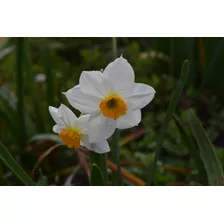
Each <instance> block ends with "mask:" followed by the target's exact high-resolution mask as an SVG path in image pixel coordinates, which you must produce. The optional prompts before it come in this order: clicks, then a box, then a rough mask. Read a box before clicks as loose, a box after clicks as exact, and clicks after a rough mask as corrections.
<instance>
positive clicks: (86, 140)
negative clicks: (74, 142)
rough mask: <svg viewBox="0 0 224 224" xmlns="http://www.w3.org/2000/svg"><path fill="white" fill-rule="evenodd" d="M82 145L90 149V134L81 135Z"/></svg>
mask: <svg viewBox="0 0 224 224" xmlns="http://www.w3.org/2000/svg"><path fill="white" fill-rule="evenodd" d="M80 140H81V143H80V144H81V145H82V146H85V147H86V148H87V149H88V150H90V148H91V147H90V143H89V136H88V135H82V136H81V139H80Z"/></svg>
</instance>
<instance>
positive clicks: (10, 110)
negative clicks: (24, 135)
mask: <svg viewBox="0 0 224 224" xmlns="http://www.w3.org/2000/svg"><path fill="white" fill-rule="evenodd" d="M17 103H18V99H17V97H16V96H15V95H14V94H13V92H12V91H10V90H9V89H8V87H6V86H4V85H2V86H0V109H1V110H2V113H4V114H5V115H4V117H8V120H9V121H10V124H9V126H14V130H11V131H13V132H15V134H16V135H18V133H19V131H17V130H18V129H19V127H18V116H17V109H16V105H17ZM24 117H25V124H26V129H27V132H28V134H29V135H32V134H33V133H35V132H36V129H35V125H34V122H33V120H31V119H30V117H29V114H28V113H27V112H25V111H24ZM16 135H15V136H16ZM18 137H19V136H18Z"/></svg>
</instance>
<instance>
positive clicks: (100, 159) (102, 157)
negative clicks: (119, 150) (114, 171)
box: [90, 151, 108, 186]
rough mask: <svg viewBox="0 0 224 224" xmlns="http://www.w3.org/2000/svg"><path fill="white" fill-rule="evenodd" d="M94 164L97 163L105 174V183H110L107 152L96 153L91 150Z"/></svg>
mask: <svg viewBox="0 0 224 224" xmlns="http://www.w3.org/2000/svg"><path fill="white" fill-rule="evenodd" d="M90 157H91V162H92V164H96V165H97V166H99V167H100V170H101V172H102V175H103V180H104V185H105V186H106V185H108V174H107V153H102V154H99V153H96V152H93V151H91V153H90Z"/></svg>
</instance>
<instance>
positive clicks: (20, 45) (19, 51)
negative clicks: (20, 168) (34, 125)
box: [16, 37, 26, 147]
mask: <svg viewBox="0 0 224 224" xmlns="http://www.w3.org/2000/svg"><path fill="white" fill-rule="evenodd" d="M23 63H24V38H23V37H18V38H16V65H17V66H16V69H17V76H16V77H17V80H16V83H17V97H18V102H17V113H18V122H19V130H20V131H19V139H20V146H21V147H23V146H24V144H25V141H26V129H25V118H24V80H23Z"/></svg>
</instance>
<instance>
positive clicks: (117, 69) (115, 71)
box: [103, 56, 135, 87]
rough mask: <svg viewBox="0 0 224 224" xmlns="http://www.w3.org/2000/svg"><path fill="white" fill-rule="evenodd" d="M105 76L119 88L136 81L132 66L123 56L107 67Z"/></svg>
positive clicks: (104, 72)
mask: <svg viewBox="0 0 224 224" xmlns="http://www.w3.org/2000/svg"><path fill="white" fill-rule="evenodd" d="M103 74H105V76H106V77H108V79H109V80H110V81H111V82H112V83H113V84H114V85H115V86H117V87H120V86H121V87H122V86H123V85H124V84H125V83H133V82H134V80H135V73H134V70H133V68H132V66H131V65H130V64H129V63H128V61H127V60H126V59H124V58H123V57H122V56H121V57H120V58H117V59H116V60H114V61H113V62H111V63H110V64H109V65H107V67H106V68H105V70H104V71H103Z"/></svg>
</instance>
